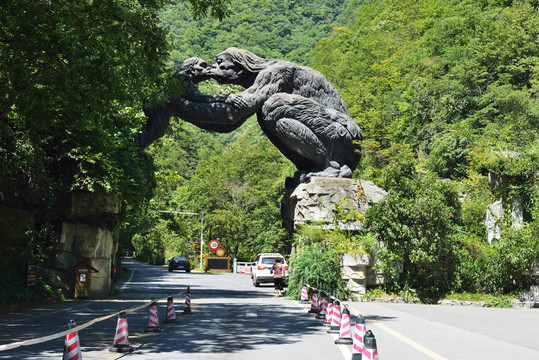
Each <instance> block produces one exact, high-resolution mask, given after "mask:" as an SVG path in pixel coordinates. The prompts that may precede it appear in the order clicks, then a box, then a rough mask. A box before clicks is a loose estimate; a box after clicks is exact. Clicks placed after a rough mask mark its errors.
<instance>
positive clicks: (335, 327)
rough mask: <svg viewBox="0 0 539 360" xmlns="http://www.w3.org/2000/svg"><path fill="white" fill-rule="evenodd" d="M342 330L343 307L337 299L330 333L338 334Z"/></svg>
mask: <svg viewBox="0 0 539 360" xmlns="http://www.w3.org/2000/svg"><path fill="white" fill-rule="evenodd" d="M340 331H341V309H340V305H339V300H335V301H334V304H333V316H332V319H331V326H330V327H329V330H328V333H330V334H338V333H339V332H340Z"/></svg>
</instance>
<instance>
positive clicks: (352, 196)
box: [281, 177, 387, 299]
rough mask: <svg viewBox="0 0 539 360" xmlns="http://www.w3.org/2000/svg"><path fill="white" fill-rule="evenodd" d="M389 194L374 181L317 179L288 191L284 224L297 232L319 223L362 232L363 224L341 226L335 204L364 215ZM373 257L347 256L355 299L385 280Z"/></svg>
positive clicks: (345, 273) (346, 271) (346, 266)
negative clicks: (301, 227)
mask: <svg viewBox="0 0 539 360" xmlns="http://www.w3.org/2000/svg"><path fill="white" fill-rule="evenodd" d="M386 194H387V193H386V191H385V190H383V189H382V188H380V187H378V186H376V185H375V184H374V183H373V182H371V181H365V180H355V179H343V178H322V177H314V178H312V179H311V181H310V182H309V183H306V184H299V185H298V186H297V187H295V188H293V189H288V190H287V192H286V194H285V195H284V197H283V200H282V202H281V215H282V218H283V225H284V227H285V228H286V229H287V230H288V231H289V232H294V231H295V230H297V229H298V227H299V226H301V225H304V224H319V225H320V226H322V227H324V228H327V229H333V228H335V227H338V228H340V229H346V230H359V229H361V227H362V222H361V221H359V220H358V221H352V222H347V223H339V222H336V221H335V214H334V209H335V205H338V206H339V207H342V209H344V210H355V211H359V212H361V213H364V212H365V211H367V209H369V208H370V207H371V206H372V205H373V204H376V203H378V202H380V201H381V200H382V199H383V198H384V196H385V195H386ZM372 265H373V264H372V261H371V257H370V256H369V255H366V254H365V255H356V256H353V255H344V257H343V279H346V280H347V286H348V288H349V289H350V292H351V293H352V296H353V297H354V298H356V299H357V298H359V297H361V295H364V294H365V291H366V289H367V286H368V285H378V284H380V283H381V282H382V281H383V277H382V275H381V274H379V273H377V272H376V271H374V270H373V269H372Z"/></svg>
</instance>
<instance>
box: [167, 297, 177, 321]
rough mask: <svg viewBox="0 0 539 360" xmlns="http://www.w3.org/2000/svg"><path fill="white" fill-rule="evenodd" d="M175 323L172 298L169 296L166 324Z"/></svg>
mask: <svg viewBox="0 0 539 360" xmlns="http://www.w3.org/2000/svg"><path fill="white" fill-rule="evenodd" d="M175 321H176V309H175V308H174V298H173V297H172V296H169V297H168V299H167V318H166V319H165V322H166V323H172V322H175Z"/></svg>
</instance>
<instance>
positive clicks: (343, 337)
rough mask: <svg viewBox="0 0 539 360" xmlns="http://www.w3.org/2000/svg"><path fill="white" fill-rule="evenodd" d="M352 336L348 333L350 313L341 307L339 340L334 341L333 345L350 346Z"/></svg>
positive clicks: (344, 307)
mask: <svg viewBox="0 0 539 360" xmlns="http://www.w3.org/2000/svg"><path fill="white" fill-rule="evenodd" d="M352 343H353V341H352V334H351V332H350V312H349V311H348V309H347V308H346V306H343V309H342V317H341V328H340V330H339V338H338V339H337V340H335V344H352Z"/></svg>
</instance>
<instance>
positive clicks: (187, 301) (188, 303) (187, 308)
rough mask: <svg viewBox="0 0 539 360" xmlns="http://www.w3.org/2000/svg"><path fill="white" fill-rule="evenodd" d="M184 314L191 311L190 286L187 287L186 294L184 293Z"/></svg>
mask: <svg viewBox="0 0 539 360" xmlns="http://www.w3.org/2000/svg"><path fill="white" fill-rule="evenodd" d="M183 312H184V313H185V314H190V313H191V288H190V287H188V288H187V295H185V307H184V308H183Z"/></svg>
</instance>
